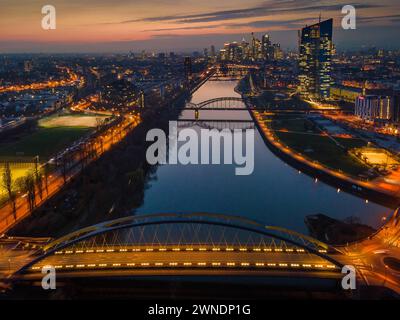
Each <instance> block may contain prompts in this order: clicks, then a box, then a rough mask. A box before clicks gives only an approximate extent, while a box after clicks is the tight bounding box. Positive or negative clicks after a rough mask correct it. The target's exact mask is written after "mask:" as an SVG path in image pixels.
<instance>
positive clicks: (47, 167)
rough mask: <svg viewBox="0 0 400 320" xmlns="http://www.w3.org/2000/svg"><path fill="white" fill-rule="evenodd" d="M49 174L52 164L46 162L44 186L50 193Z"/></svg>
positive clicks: (47, 192)
mask: <svg viewBox="0 0 400 320" xmlns="http://www.w3.org/2000/svg"><path fill="white" fill-rule="evenodd" d="M49 175H50V165H49V164H48V163H46V164H45V165H44V168H43V177H44V187H45V189H46V194H47V195H49Z"/></svg>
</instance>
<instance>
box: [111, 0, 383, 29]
mask: <svg viewBox="0 0 400 320" xmlns="http://www.w3.org/2000/svg"><path fill="white" fill-rule="evenodd" d="M344 4H345V3H337V4H324V3H323V2H321V1H320V0H297V1H293V0H283V1H278V2H276V1H274V2H265V3H263V4H261V5H258V6H253V7H250V8H242V9H232V10H221V11H211V12H205V13H198V14H187V15H166V16H154V17H147V18H143V19H134V20H125V21H120V22H117V23H119V24H125V23H132V22H175V23H185V24H189V23H204V22H217V21H224V20H235V19H243V18H257V17H265V16H271V15H278V14H285V13H286V14H288V13H301V12H307V13H309V12H323V11H334V10H337V11H338V12H340V11H341V8H342V7H343V5H344ZM353 5H354V6H355V7H356V8H357V9H369V8H380V7H384V6H383V5H379V4H367V3H363V4H361V3H356V4H353Z"/></svg>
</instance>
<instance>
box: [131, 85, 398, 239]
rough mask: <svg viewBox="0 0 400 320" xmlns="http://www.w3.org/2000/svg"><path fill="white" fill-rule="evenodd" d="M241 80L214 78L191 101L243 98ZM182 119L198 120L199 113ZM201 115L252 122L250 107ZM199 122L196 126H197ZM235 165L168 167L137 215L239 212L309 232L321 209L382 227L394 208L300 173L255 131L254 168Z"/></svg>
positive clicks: (161, 169) (161, 171) (161, 170)
mask: <svg viewBox="0 0 400 320" xmlns="http://www.w3.org/2000/svg"><path fill="white" fill-rule="evenodd" d="M236 85H237V83H236V82H229V81H221V82H217V81H212V82H207V83H206V84H204V85H203V86H202V87H201V88H200V89H199V90H198V91H197V92H195V93H194V95H193V98H192V100H191V102H193V103H199V102H202V101H205V100H208V99H212V98H217V97H237V96H239V95H238V94H237V93H236V92H235V91H234V88H235V86H236ZM181 119H194V111H193V110H190V111H189V110H187V111H184V112H183V113H182V116H181ZM200 119H201V120H205V119H214V120H215V119H219V120H221V119H224V120H229V119H231V120H250V119H251V118H250V115H249V114H248V112H247V111H200ZM195 126H196V125H195ZM234 172H235V171H234V170H233V168H232V165H186V166H183V165H179V164H178V165H164V166H160V167H159V168H158V170H157V172H156V173H155V175H156V179H155V180H153V181H152V183H151V184H150V187H149V189H148V190H146V192H145V199H144V204H143V206H142V207H141V208H139V209H138V210H137V213H138V214H142V213H157V212H214V213H223V214H232V215H240V216H245V217H248V218H252V219H256V220H259V221H261V222H263V223H265V224H268V225H277V226H281V227H286V228H289V229H292V230H296V231H299V232H303V233H307V228H306V226H305V224H304V218H305V217H306V216H307V215H310V214H316V213H322V214H326V215H328V216H331V217H333V218H336V219H341V220H343V219H345V218H348V217H357V218H359V219H360V220H361V221H362V223H364V224H368V225H370V226H372V227H375V228H377V227H379V226H380V225H381V223H382V217H383V216H387V215H389V214H390V213H391V211H392V210H391V209H388V208H385V207H382V206H379V205H376V204H373V203H371V202H370V203H369V204H366V203H365V200H363V199H359V198H357V197H355V196H352V195H350V194H347V193H345V192H340V193H338V192H337V189H336V188H333V187H330V186H328V185H325V184H324V183H322V182H318V183H315V181H314V179H313V178H311V177H308V176H306V175H304V174H299V173H298V171H297V170H296V169H293V168H291V167H290V166H288V165H287V164H286V163H284V162H283V161H281V160H280V159H279V158H277V157H276V156H275V155H274V154H273V153H272V152H271V151H270V150H269V149H268V148H267V147H266V145H265V143H264V141H263V140H262V138H261V136H260V134H259V133H258V132H256V134H255V169H254V173H253V174H252V175H250V176H236V175H235V173H234Z"/></svg>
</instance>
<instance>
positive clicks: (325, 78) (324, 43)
mask: <svg viewBox="0 0 400 320" xmlns="http://www.w3.org/2000/svg"><path fill="white" fill-rule="evenodd" d="M332 29H333V19H329V20H326V21H323V22H320V23H317V24H314V25H311V26H308V27H305V28H304V29H302V30H301V33H300V34H299V37H300V39H299V43H300V48H299V50H300V56H299V80H300V93H301V95H302V96H304V97H308V98H314V99H318V100H323V99H327V98H329V93H330V86H331V84H332V77H331V68H332V66H331V59H332V47H333V46H332Z"/></svg>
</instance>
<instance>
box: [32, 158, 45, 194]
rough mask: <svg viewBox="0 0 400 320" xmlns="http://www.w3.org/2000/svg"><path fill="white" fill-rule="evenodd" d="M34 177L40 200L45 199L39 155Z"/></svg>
mask: <svg viewBox="0 0 400 320" xmlns="http://www.w3.org/2000/svg"><path fill="white" fill-rule="evenodd" d="M33 173H34V178H35V184H36V188H37V190H38V194H39V197H40V200H43V179H42V174H41V172H40V168H39V157H36V158H35V167H34V172H33Z"/></svg>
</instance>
